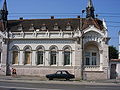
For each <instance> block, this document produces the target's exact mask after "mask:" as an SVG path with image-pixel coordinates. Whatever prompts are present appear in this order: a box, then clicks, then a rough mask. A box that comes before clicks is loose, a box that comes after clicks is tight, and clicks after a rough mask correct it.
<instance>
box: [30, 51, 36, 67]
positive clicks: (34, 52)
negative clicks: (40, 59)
mask: <svg viewBox="0 0 120 90" xmlns="http://www.w3.org/2000/svg"><path fill="white" fill-rule="evenodd" d="M36 62H37V55H36V51H32V59H31V64H32V65H33V66H36Z"/></svg>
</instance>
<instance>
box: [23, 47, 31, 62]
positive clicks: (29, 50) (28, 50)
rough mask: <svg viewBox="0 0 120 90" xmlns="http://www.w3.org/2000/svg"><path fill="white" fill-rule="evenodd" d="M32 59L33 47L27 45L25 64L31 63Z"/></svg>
mask: <svg viewBox="0 0 120 90" xmlns="http://www.w3.org/2000/svg"><path fill="white" fill-rule="evenodd" d="M30 61H31V47H30V46H26V47H25V49H24V64H30Z"/></svg>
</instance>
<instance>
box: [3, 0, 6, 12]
mask: <svg viewBox="0 0 120 90" xmlns="http://www.w3.org/2000/svg"><path fill="white" fill-rule="evenodd" d="M3 10H4V11H7V2H6V0H4V4H3Z"/></svg>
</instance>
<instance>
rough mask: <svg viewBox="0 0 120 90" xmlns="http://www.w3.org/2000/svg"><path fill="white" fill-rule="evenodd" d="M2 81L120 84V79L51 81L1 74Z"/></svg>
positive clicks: (0, 79) (35, 77)
mask: <svg viewBox="0 0 120 90" xmlns="http://www.w3.org/2000/svg"><path fill="white" fill-rule="evenodd" d="M0 81H6V82H27V83H45V84H75V85H79V84H80V85H120V79H118V80H115V79H113V80H111V79H110V80H96V81H83V80H81V81H76V80H70V81H65V80H51V81H49V80H48V79H47V78H45V77H38V76H16V77H12V76H0Z"/></svg>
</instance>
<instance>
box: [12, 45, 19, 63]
mask: <svg viewBox="0 0 120 90" xmlns="http://www.w3.org/2000/svg"><path fill="white" fill-rule="evenodd" d="M11 50H12V64H18V56H19V48H18V46H13V47H12V49H11Z"/></svg>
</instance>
